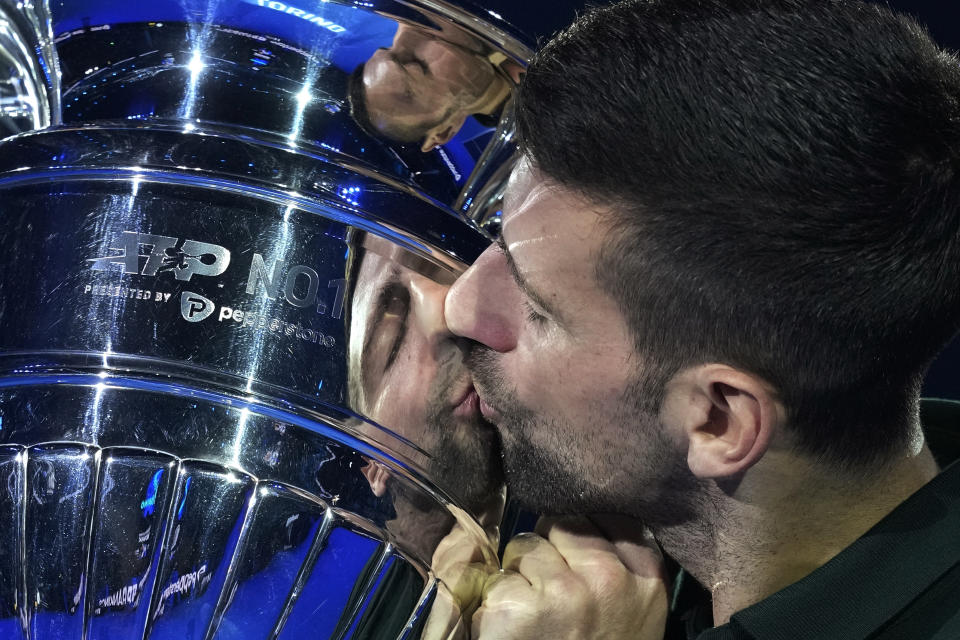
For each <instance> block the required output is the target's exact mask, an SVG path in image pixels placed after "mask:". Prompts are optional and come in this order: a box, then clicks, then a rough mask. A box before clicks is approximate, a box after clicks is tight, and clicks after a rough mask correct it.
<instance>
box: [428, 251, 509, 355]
mask: <svg viewBox="0 0 960 640" xmlns="http://www.w3.org/2000/svg"><path fill="white" fill-rule="evenodd" d="M519 296H520V292H519V290H518V289H517V285H516V283H515V282H514V281H513V277H512V276H511V275H510V269H509V267H508V266H507V260H506V258H505V257H504V255H503V253H502V252H501V251H500V250H499V249H498V248H497V247H496V246H495V245H491V246H490V247H488V248H487V250H486V251H484V252H483V253H482V254H481V255H480V257H479V258H477V261H476V262H474V263H473V266H471V267H470V268H469V269H467V270H466V271H465V272H464V273H463V275H461V276H460V277H459V278H458V279H457V281H456V282H454V283H453V286H452V287H450V291H449V292H448V293H447V299H446V302H445V304H444V314H445V315H446V319H447V327H448V328H449V329H450V331H452V332H453V333H455V334H457V335H459V336H463V337H465V338H470V339H471V340H475V341H476V342H479V343H481V344H484V345H486V346H488V347H490V348H491V349H493V350H494V351H500V352H504V351H510V350H512V349H513V348H514V347H516V346H517V333H518V330H519V328H520V317H521V314H520V297H519Z"/></svg>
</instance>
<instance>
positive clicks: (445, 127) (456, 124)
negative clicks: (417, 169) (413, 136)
mask: <svg viewBox="0 0 960 640" xmlns="http://www.w3.org/2000/svg"><path fill="white" fill-rule="evenodd" d="M466 120H467V114H465V113H460V112H459V111H455V112H453V113H451V114H450V115H449V116H448V117H447V118H446V119H444V121H443V122H441V123H440V124H438V125H436V126H434V127H431V128H430V129H429V130H428V131H427V135H426V136H424V138H423V144H421V145H420V151H422V152H424V153H427V152H428V151H432V150H433V148H434V147H439V146H440V145H442V144H447V143H448V142H450V141H451V140H452V139H453V136H455V135H457V132H458V131H460V129H461V128H462V127H463V123H464V122H466Z"/></svg>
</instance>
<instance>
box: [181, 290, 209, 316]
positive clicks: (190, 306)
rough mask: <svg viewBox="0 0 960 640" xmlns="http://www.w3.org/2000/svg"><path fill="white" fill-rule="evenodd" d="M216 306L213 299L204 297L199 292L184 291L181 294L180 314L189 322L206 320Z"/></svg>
mask: <svg viewBox="0 0 960 640" xmlns="http://www.w3.org/2000/svg"><path fill="white" fill-rule="evenodd" d="M216 307H217V305H215V304H214V303H213V301H212V300H209V299H207V298H204V297H203V296H202V295H200V294H199V293H194V292H193V291H184V292H183V293H181V294H180V315H182V316H183V319H184V320H186V321H187V322H200V321H201V320H206V319H207V318H209V317H210V314H212V313H213V310H214V309H215V308H216Z"/></svg>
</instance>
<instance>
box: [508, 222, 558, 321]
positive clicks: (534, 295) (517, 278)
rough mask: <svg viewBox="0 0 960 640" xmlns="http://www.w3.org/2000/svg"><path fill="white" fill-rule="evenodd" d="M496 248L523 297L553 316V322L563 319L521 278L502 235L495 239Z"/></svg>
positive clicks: (521, 275)
mask: <svg viewBox="0 0 960 640" xmlns="http://www.w3.org/2000/svg"><path fill="white" fill-rule="evenodd" d="M497 247H498V248H499V249H500V251H501V252H502V253H503V257H504V258H506V259H507V266H508V267H509V268H510V275H511V276H513V281H514V282H516V283H517V286H518V287H519V288H520V291H522V292H523V294H524V295H525V296H527V297H528V298H530V299H531V300H533V301H534V302H535V303H536V305H537V306H538V307H540V308H541V309H543V310H544V311H546V312H547V313H548V314H550V315H551V316H553V318H554V319H555V320H558V321H560V320H562V319H563V317H562V316H561V315H560V314H559V313H558V312H557V310H556V308H555V307H554V306H553V305H552V304H549V303H548V302H547V300H546V298H544V297H543V296H541V295H540V294H539V293H537V291H536V290H535V289H534V288H533V287H531V286H530V283H529V282H527V280H526V278H524V277H523V274H521V273H520V269H519V268H518V267H517V262H516V261H515V260H514V259H513V254H511V253H510V249H508V248H507V242H506V240H504V239H503V235H500V236H499V237H498V238H497Z"/></svg>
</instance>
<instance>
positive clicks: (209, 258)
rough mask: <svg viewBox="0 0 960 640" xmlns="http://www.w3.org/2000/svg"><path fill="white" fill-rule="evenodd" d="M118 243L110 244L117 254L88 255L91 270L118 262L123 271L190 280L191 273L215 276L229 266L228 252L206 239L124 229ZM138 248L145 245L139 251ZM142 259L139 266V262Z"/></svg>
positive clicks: (97, 269) (104, 269)
mask: <svg viewBox="0 0 960 640" xmlns="http://www.w3.org/2000/svg"><path fill="white" fill-rule="evenodd" d="M115 244H117V245H119V246H113V247H110V249H111V250H113V251H119V252H120V253H119V254H118V255H115V256H104V257H102V258H88V259H87V262H89V263H91V264H90V268H91V269H93V270H94V271H107V270H109V269H110V265H114V264H119V265H120V266H122V267H123V273H139V274H141V275H145V276H155V275H157V274H158V273H161V272H164V271H168V272H170V273H173V276H174V277H175V278H176V279H177V280H185V281H187V282H189V281H190V278H192V277H193V276H194V275H198V276H219V275H220V274H222V273H223V272H224V271H226V270H227V267H228V266H230V251H229V250H228V249H226V248H225V247H221V246H220V245H217V244H210V243H208V242H199V241H197V240H187V239H185V240H184V241H183V243H182V244H181V243H180V239H179V238H174V237H172V236H160V235H156V234H153V233H136V232H134V231H124V232H123V233H121V234H120V240H119V242H117V243H115ZM141 247H144V248H146V247H149V249H148V250H147V249H144V250H143V251H141V249H140V248H141ZM144 258H145V259H146V262H145V263H144V264H143V268H142V269H141V267H140V261H141V260H143V259H144Z"/></svg>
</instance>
